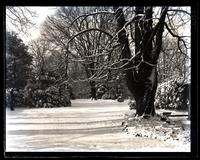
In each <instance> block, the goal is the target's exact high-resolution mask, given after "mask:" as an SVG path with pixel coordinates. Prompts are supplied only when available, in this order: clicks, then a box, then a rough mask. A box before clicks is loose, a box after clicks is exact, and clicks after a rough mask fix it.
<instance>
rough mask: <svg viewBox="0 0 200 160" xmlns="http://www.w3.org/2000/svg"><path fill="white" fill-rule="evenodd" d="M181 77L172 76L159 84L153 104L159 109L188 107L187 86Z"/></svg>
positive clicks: (183, 108)
mask: <svg viewBox="0 0 200 160" xmlns="http://www.w3.org/2000/svg"><path fill="white" fill-rule="evenodd" d="M188 86H189V87H190V84H184V79H183V78H182V77H176V78H173V79H171V80H169V81H167V82H164V83H162V84H160V85H159V86H158V88H157V92H156V96H155V106H156V107H157V108H161V109H178V110H186V109H188V102H189V95H188V92H189V87H188Z"/></svg>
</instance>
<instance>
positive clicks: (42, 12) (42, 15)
mask: <svg viewBox="0 0 200 160" xmlns="http://www.w3.org/2000/svg"><path fill="white" fill-rule="evenodd" d="M24 7H26V6H24ZM28 9H30V10H31V11H35V12H36V13H37V15H38V17H36V18H33V19H32V22H33V23H35V24H36V25H35V26H33V27H32V28H30V29H29V30H28V35H25V34H24V33H20V34H19V36H20V38H22V40H23V41H24V43H26V44H27V43H28V42H29V41H30V40H32V39H36V38H37V37H38V36H39V34H40V29H39V28H40V25H41V24H42V23H43V22H44V20H45V19H46V17H47V16H49V15H52V14H54V13H55V10H56V7H28ZM6 29H8V30H13V31H15V32H16V33H18V31H17V30H16V29H15V28H14V27H13V26H12V25H10V24H9V22H7V24H6Z"/></svg>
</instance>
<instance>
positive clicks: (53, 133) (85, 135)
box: [6, 99, 190, 152]
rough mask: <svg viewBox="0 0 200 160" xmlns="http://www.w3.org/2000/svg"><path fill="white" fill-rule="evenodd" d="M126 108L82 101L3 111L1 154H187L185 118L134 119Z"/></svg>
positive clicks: (113, 103) (188, 125)
mask: <svg viewBox="0 0 200 160" xmlns="http://www.w3.org/2000/svg"><path fill="white" fill-rule="evenodd" d="M127 103H128V102H127V101H125V102H122V103H119V102H117V101H113V100H97V101H91V100H83V99H82V100H72V106H71V107H60V108H37V109H33V108H31V109H23V108H19V109H16V110H15V111H10V110H8V109H7V110H6V151H8V152H9V151H12V152H18V151H20V152H21V151H22V152H35V151H37V152H46V151H47V152H82V151H89V152H102V151H103V152H119V151H122V152H165V151H166V152H190V123H189V121H187V120H186V118H173V119H171V120H170V122H166V121H160V117H159V116H156V117H154V118H152V119H148V120H146V119H140V118H134V113H135V111H134V110H131V111H130V110H129V106H128V105H127ZM163 111H164V110H159V111H158V113H162V112H163ZM174 113H176V114H178V113H179V112H174ZM180 114H181V113H180Z"/></svg>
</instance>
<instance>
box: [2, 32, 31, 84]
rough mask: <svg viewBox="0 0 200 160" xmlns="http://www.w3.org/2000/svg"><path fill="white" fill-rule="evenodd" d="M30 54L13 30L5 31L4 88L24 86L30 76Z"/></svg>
mask: <svg viewBox="0 0 200 160" xmlns="http://www.w3.org/2000/svg"><path fill="white" fill-rule="evenodd" d="M31 64H32V56H31V55H30V53H29V52H28V47H27V46H26V45H25V44H24V43H23V41H22V40H21V39H20V38H19V37H18V36H17V34H16V33H14V32H11V33H10V32H7V33H6V88H24V87H25V85H26V83H27V80H28V79H30V78H31V67H30V66H31Z"/></svg>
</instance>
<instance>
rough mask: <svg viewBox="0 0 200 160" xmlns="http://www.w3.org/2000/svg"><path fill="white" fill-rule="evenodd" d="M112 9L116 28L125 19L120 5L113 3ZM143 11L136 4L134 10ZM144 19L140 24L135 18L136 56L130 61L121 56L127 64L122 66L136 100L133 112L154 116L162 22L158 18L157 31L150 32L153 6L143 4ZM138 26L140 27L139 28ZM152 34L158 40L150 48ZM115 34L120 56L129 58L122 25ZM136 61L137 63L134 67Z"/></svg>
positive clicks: (139, 114)
mask: <svg viewBox="0 0 200 160" xmlns="http://www.w3.org/2000/svg"><path fill="white" fill-rule="evenodd" d="M114 9H115V17H116V19H117V31H119V30H120V29H122V28H123V26H124V24H125V23H126V21H125V17H124V13H123V10H122V8H118V7H114ZM142 12H143V7H140V8H137V7H136V14H141V13H142ZM165 15H166V13H165ZM164 17H165V16H164ZM164 17H163V14H162V15H161V19H162V20H163V18H164ZM144 20H145V21H143V22H142V23H141V24H140V22H139V21H136V29H135V36H136V37H135V40H136V41H135V43H136V45H135V46H136V48H135V51H136V57H135V58H134V59H133V61H128V60H124V61H123V63H124V64H126V65H124V69H125V72H126V81H127V86H128V88H129V90H130V91H131V93H132V94H133V97H134V98H135V100H136V115H138V116H142V115H143V114H148V115H151V116H154V114H155V108H154V98H155V93H156V89H157V67H156V65H155V64H157V59H158V57H159V53H160V49H161V45H162V36H161V35H162V32H163V27H164V26H163V25H160V21H159V22H158V23H159V26H158V28H156V29H157V30H156V32H155V31H154V32H153V30H152V7H147V8H146V12H145V19H144ZM162 20H161V21H162ZM162 23H163V22H162ZM137 26H139V27H137ZM139 28H142V30H140V29H139ZM152 34H156V40H157V41H156V46H155V49H154V50H153V49H152V39H153V36H154V35H152ZM160 36H161V37H160ZM118 38H119V43H120V45H121V48H122V52H121V57H122V59H130V58H131V57H132V55H131V51H130V48H129V41H128V37H127V35H126V31H125V30H124V29H123V30H122V31H121V32H119V33H118ZM158 40H159V41H158ZM160 41H161V42H160ZM142 60H143V61H142ZM141 61H142V63H141ZM146 62H148V63H146ZM138 64H140V65H139V66H138V67H136V66H137V65H138ZM151 64H154V65H151Z"/></svg>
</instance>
